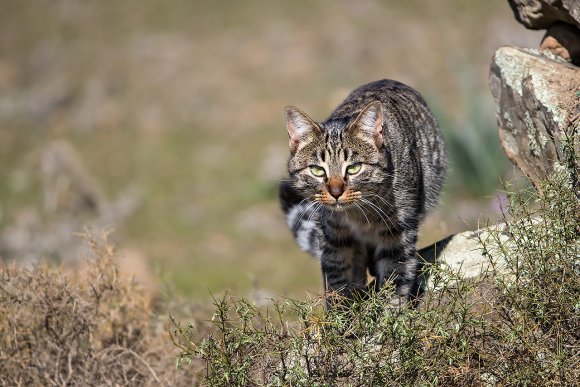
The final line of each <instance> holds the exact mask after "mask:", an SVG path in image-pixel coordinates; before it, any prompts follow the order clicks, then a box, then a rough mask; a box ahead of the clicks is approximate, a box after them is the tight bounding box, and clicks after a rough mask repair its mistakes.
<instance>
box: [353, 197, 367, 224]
mask: <svg viewBox="0 0 580 387" xmlns="http://www.w3.org/2000/svg"><path fill="white" fill-rule="evenodd" d="M353 204H354V205H355V206H356V208H358V209H359V210H360V211H361V213H362V214H363V216H364V217H365V219H366V220H367V223H368V225H369V227H371V222H370V221H369V218H368V217H367V214H365V211H364V210H363V208H362V206H361V205H359V204H358V203H357V202H353Z"/></svg>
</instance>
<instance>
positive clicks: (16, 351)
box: [0, 233, 194, 386]
mask: <svg viewBox="0 0 580 387" xmlns="http://www.w3.org/2000/svg"><path fill="white" fill-rule="evenodd" d="M84 237H85V238H86V240H87V243H88V245H89V247H90V253H91V257H90V259H89V264H88V267H87V268H86V270H84V271H83V272H81V273H79V274H78V275H75V276H71V275H65V274H63V273H62V271H60V270H58V269H56V268H54V267H50V266H48V265H46V264H40V265H37V266H35V267H34V268H32V269H26V268H22V267H16V266H14V265H6V264H2V263H0V385H7V386H13V385H38V386H44V385H176V384H189V385H191V384H192V383H193V382H194V380H193V379H192V377H191V376H188V375H186V374H184V373H183V372H181V373H176V372H175V368H174V367H173V366H172V362H173V356H172V355H173V353H172V350H173V349H172V348H171V346H168V345H167V344H168V340H167V338H166V337H165V336H164V335H163V333H164V327H163V325H161V326H159V324H158V323H156V322H155V319H154V317H153V315H152V313H151V311H150V309H149V306H148V301H147V300H146V298H145V296H143V293H142V292H140V291H139V289H138V288H136V286H135V285H134V284H133V282H132V281H130V280H129V279H127V278H124V277H122V276H120V275H119V273H118V270H117V267H116V265H115V263H114V261H113V258H114V250H113V247H112V246H111V245H110V244H108V243H107V240H106V235H103V236H102V237H98V238H97V237H95V236H94V235H91V234H90V233H89V234H86V235H85V236H84ZM159 328H161V332H159V330H160V329H159ZM160 333H161V334H160Z"/></svg>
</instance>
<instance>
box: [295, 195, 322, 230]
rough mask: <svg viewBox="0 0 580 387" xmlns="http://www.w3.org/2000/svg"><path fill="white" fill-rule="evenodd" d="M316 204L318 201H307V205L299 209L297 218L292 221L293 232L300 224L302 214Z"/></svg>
mask: <svg viewBox="0 0 580 387" xmlns="http://www.w3.org/2000/svg"><path fill="white" fill-rule="evenodd" d="M316 204H319V203H318V202H311V203H308V205H307V206H306V207H305V208H304V209H302V211H300V215H298V218H297V220H295V221H294V224H295V225H294V227H293V231H294V232H296V231H297V230H298V227H299V226H300V225H301V222H302V218H304V215H306V213H307V212H308V210H310V209H311V208H312V207H313V206H314V205H316Z"/></svg>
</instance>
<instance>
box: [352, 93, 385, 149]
mask: <svg viewBox="0 0 580 387" xmlns="http://www.w3.org/2000/svg"><path fill="white" fill-rule="evenodd" d="M383 120H384V116H383V104H382V103H381V102H380V101H374V102H371V103H369V104H368V105H367V106H365V107H364V109H363V110H362V111H361V112H360V113H359V115H358V117H357V118H356V120H354V122H353V124H352V125H351V127H352V128H355V130H358V131H359V132H360V133H362V134H363V135H364V136H365V137H370V138H372V139H373V140H374V141H375V144H376V146H377V147H378V148H380V147H381V146H382V145H383Z"/></svg>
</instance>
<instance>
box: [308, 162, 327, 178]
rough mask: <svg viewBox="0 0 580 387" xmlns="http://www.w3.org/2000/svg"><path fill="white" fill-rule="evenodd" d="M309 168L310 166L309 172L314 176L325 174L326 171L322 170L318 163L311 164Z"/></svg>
mask: <svg viewBox="0 0 580 387" xmlns="http://www.w3.org/2000/svg"><path fill="white" fill-rule="evenodd" d="M309 168H310V172H312V174H313V175H314V176H316V177H322V176H324V175H326V171H325V170H324V168H322V167H320V166H318V165H311V166H310V167H309Z"/></svg>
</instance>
